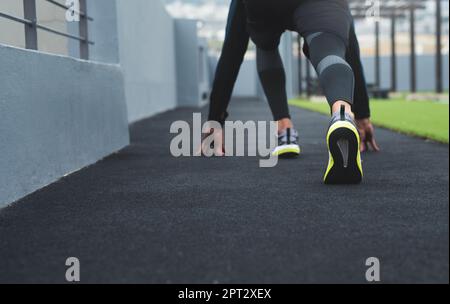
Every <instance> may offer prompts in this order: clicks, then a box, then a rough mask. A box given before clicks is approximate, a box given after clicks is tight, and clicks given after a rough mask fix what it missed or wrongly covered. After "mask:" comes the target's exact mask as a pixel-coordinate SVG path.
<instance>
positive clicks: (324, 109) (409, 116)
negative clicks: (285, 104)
mask: <svg viewBox="0 0 450 304" xmlns="http://www.w3.org/2000/svg"><path fill="white" fill-rule="evenodd" d="M290 104H291V105H294V106H298V107H301V108H304V109H308V110H312V111H315V112H320V113H324V114H328V115H329V113H330V109H329V106H328V104H327V103H322V102H309V101H305V100H300V99H294V100H291V101H290ZM370 107H371V110H372V121H373V123H374V124H375V125H377V126H379V127H384V128H388V129H391V130H394V131H398V132H401V133H404V134H408V135H414V136H419V137H423V138H427V139H432V140H435V141H439V142H443V143H447V144H448V143H449V105H448V103H447V104H443V103H435V102H429V101H406V100H402V99H390V100H372V101H371V103H370Z"/></svg>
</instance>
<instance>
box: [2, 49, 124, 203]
mask: <svg viewBox="0 0 450 304" xmlns="http://www.w3.org/2000/svg"><path fill="white" fill-rule="evenodd" d="M0 66H1V67H2V68H1V69H0V155H1V157H0V206H3V205H5V204H7V203H10V202H13V201H15V200H17V199H19V198H21V197H23V196H25V195H27V194H29V193H31V192H33V191H35V190H37V189H40V188H42V187H44V186H45V185H47V184H49V183H52V182H54V181H56V180H57V179H59V178H60V177H62V176H64V175H66V174H68V173H70V172H73V171H75V170H78V169H80V168H83V167H85V166H87V165H90V164H92V163H95V162H96V161H98V160H99V159H101V158H103V157H105V156H107V155H109V154H111V153H112V152H114V151H117V150H119V149H121V148H122V147H124V146H126V145H128V143H129V136H128V122H127V116H126V113H127V110H126V105H125V93H124V89H123V77H122V73H121V71H120V68H119V67H118V66H115V65H105V64H96V63H90V62H86V61H80V60H77V59H73V58H69V57H63V56H56V55H48V54H41V53H38V52H34V51H27V50H22V49H16V48H12V47H5V46H0Z"/></svg>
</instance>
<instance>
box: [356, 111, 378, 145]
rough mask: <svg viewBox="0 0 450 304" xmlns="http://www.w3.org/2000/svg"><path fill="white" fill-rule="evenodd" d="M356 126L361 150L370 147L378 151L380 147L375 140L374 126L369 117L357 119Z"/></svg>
mask: <svg viewBox="0 0 450 304" xmlns="http://www.w3.org/2000/svg"><path fill="white" fill-rule="evenodd" d="M356 126H357V127H358V130H359V134H360V135H361V152H366V151H368V150H369V149H370V147H371V148H372V150H373V151H375V152H379V151H380V147H379V146H378V144H377V141H376V140H375V128H374V127H373V125H372V122H371V121H370V118H365V119H357V120H356Z"/></svg>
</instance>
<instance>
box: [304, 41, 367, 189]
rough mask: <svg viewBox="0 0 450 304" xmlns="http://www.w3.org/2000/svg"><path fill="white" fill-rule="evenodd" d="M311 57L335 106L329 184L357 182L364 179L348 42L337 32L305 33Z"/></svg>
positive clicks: (323, 87)
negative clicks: (347, 52) (353, 108)
mask: <svg viewBox="0 0 450 304" xmlns="http://www.w3.org/2000/svg"><path fill="white" fill-rule="evenodd" d="M305 36H306V40H307V43H308V45H309V51H310V59H311V62H312V64H313V65H314V67H315V69H316V71H317V74H318V76H319V81H320V84H321V87H322V89H323V91H324V93H325V95H326V97H327V100H328V102H329V104H330V107H331V112H332V118H331V123H330V127H329V129H328V133H327V145H328V149H329V154H330V158H329V163H328V167H327V170H326V173H325V176H324V182H325V183H326V184H356V183H360V182H361V181H362V177H363V172H362V163H361V155H360V151H359V147H360V136H359V134H358V130H357V128H356V125H355V122H354V118H353V113H352V104H353V97H354V96H353V94H354V86H355V80H354V74H353V70H352V68H351V67H350V65H349V64H348V63H347V61H346V60H345V54H346V50H347V45H346V43H345V41H344V40H343V39H342V38H341V37H339V36H338V35H336V34H333V33H328V32H315V33H310V34H307V35H305Z"/></svg>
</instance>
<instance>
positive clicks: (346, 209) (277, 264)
mask: <svg viewBox="0 0 450 304" xmlns="http://www.w3.org/2000/svg"><path fill="white" fill-rule="evenodd" d="M293 112H294V113H293V114H295V115H294V117H296V120H297V124H298V126H299V129H300V133H301V141H302V147H303V150H304V154H303V156H302V157H301V159H298V160H285V161H281V162H280V164H279V165H278V166H277V167H276V168H272V169H260V168H259V167H258V159H256V158H226V159H217V158H215V159H202V158H200V159H199V158H181V159H175V158H173V157H172V156H170V154H169V142H170V139H171V136H169V126H170V124H171V122H172V121H174V120H179V119H183V120H190V119H191V113H192V110H188V109H185V110H176V111H172V112H169V113H165V114H162V115H159V116H157V117H154V118H151V119H148V120H146V121H142V122H140V123H137V124H136V125H134V126H133V127H132V145H131V146H130V147H128V148H126V149H124V150H123V151H122V152H120V153H118V154H115V155H113V156H110V157H108V158H107V159H105V160H103V161H101V162H99V163H98V164H96V165H94V166H91V167H89V168H87V169H84V170H82V171H80V172H77V173H75V174H73V175H71V176H69V177H67V178H64V179H62V180H61V181H59V182H57V183H55V184H53V185H51V186H49V187H47V188H45V189H43V190H41V191H38V192H37V193H34V194H32V195H30V196H29V197H27V198H25V199H23V200H21V201H19V202H17V203H15V204H13V205H12V206H11V207H8V208H5V209H3V210H1V211H0V282H2V283H25V282H26V283H48V282H55V283H63V282H64V280H65V271H66V267H65V260H66V258H67V257H71V256H75V257H78V258H79V259H80V261H81V280H82V282H83V283H95V282H101V283H334V282H338V283H364V282H365V271H366V267H365V260H366V259H367V258H368V257H372V256H375V257H378V258H379V259H380V260H381V264H382V265H381V271H382V273H381V275H382V281H383V282H384V283H408V282H413V283H420V282H426V283H432V282H440V283H448V281H449V226H448V221H449V218H448V216H449V209H448V207H449V205H448V204H449V201H448V200H449V173H448V170H449V150H448V146H446V145H441V144H436V143H432V142H426V141H424V140H421V139H415V138H410V137H407V136H403V135H399V134H396V133H393V132H389V131H385V130H378V138H379V141H380V144H381V146H382V147H383V148H384V151H383V153H381V154H367V155H365V156H364V162H365V173H366V179H365V182H364V184H363V185H361V186H334V187H327V186H324V185H322V183H321V179H322V175H323V171H324V170H325V164H326V161H327V153H326V149H325V143H324V135H325V128H326V126H327V123H328V119H327V118H326V117H325V116H321V115H319V114H315V113H311V112H306V111H301V110H297V109H296V110H294V111H293ZM232 113H233V116H232V118H234V119H242V120H248V119H259V120H261V119H268V118H269V116H268V108H267V106H266V105H263V104H261V103H256V102H243V101H239V102H237V101H236V102H234V109H233V111H232Z"/></svg>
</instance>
